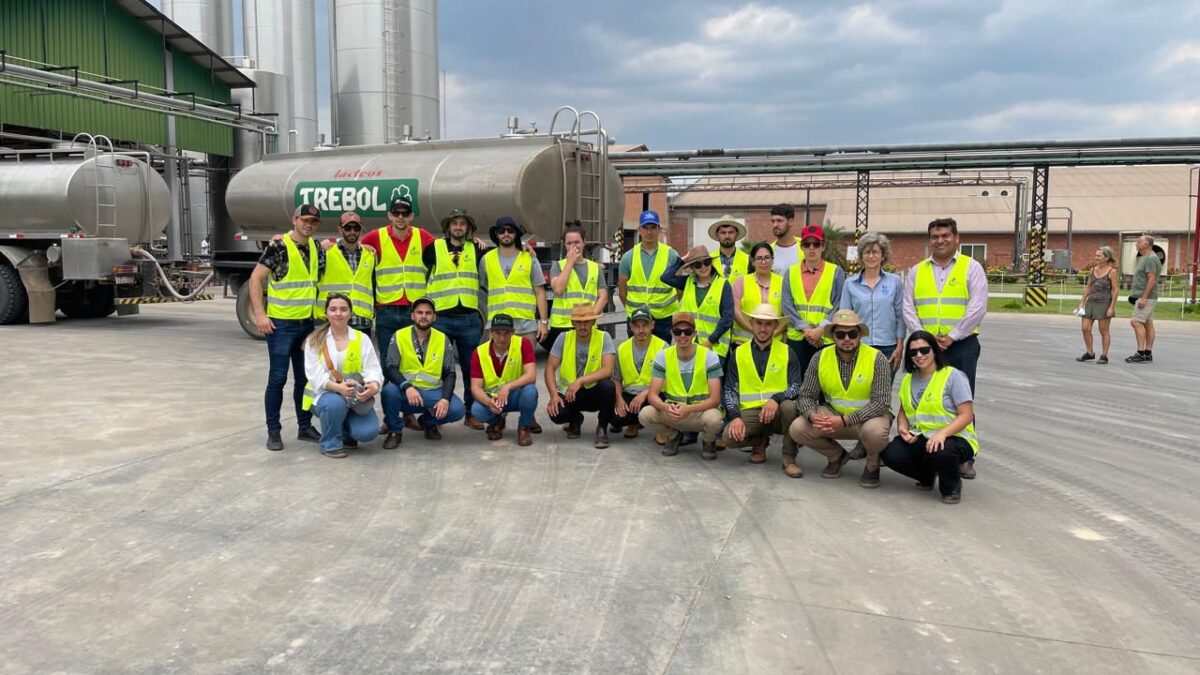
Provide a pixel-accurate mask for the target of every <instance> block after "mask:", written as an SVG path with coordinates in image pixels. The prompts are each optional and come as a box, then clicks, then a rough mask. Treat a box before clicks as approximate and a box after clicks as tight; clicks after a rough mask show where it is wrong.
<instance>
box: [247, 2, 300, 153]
mask: <svg viewBox="0 0 1200 675" xmlns="http://www.w3.org/2000/svg"><path fill="white" fill-rule="evenodd" d="M242 24H243V29H244V32H245V50H244V51H245V52H246V56H248V57H250V59H251V60H252V61H253V62H254V67H255V68H257V69H259V70H266V71H271V72H273V73H279V74H280V75H283V76H284V77H286V78H287V79H288V81H289V82H290V83H291V88H292V91H291V97H290V109H291V117H290V118H287V119H285V118H283V117H282V116H281V117H279V118H277V119H278V120H279V124H280V149H281V150H283V151H285V152H286V151H288V150H289V149H291V148H292V147H293V146H294V147H295V150H297V151H302V150H311V149H312V148H313V147H314V146H315V145H316V144H317V62H316V57H315V51H316V48H317V31H316V14H315V9H314V7H313V2H312V0H242ZM292 129H295V130H296V131H297V132H298V133H297V134H295V138H294V139H291V138H289V136H288V131H290V130H292Z"/></svg>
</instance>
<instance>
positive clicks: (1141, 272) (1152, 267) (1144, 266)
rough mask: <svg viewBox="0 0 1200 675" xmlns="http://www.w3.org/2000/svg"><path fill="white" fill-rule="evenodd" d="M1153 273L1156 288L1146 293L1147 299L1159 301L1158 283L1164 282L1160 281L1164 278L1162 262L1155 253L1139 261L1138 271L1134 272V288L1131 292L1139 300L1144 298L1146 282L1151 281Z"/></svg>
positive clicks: (1148, 254)
mask: <svg viewBox="0 0 1200 675" xmlns="http://www.w3.org/2000/svg"><path fill="white" fill-rule="evenodd" d="M1152 273H1153V274H1154V288H1151V289H1150V292H1149V293H1146V299H1147V300H1157V299H1158V285H1159V284H1158V282H1159V281H1162V280H1161V279H1159V277H1161V276H1162V261H1161V260H1159V259H1158V256H1157V255H1155V254H1154V251H1151V252H1149V253H1147V254H1146V255H1144V256H1142V257H1140V258H1138V259H1137V269H1136V270H1134V272H1133V287H1132V289H1131V290H1130V292H1131V293H1132V294H1133V295H1135V296H1137V297H1139V298H1140V297H1142V293H1144V292H1145V290H1146V282H1147V281H1149V277H1150V275H1151V274H1152Z"/></svg>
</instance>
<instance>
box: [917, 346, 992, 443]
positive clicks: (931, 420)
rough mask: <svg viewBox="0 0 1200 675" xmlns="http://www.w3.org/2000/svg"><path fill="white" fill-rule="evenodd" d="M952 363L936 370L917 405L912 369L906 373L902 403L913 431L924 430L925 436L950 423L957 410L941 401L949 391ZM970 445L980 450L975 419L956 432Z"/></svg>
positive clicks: (922, 432)
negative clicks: (913, 391) (915, 402)
mask: <svg viewBox="0 0 1200 675" xmlns="http://www.w3.org/2000/svg"><path fill="white" fill-rule="evenodd" d="M953 370H954V367H953V366H943V367H942V368H941V369H940V370H937V371H936V372H934V374H933V377H932V378H931V379H930V380H929V384H928V385H926V387H925V391H924V392H922V393H921V400H920V402H919V404H918V405H917V406H915V407H914V406H913V403H912V377H913V376H912V373H908V374H907V375H905V376H904V381H903V382H901V383H900V405H901V406H903V407H904V416H905V417H907V418H908V428H909V430H911V431H912V432H913V433H916V434H923V435H924V436H925V437H926V438H928V437H929V436H931V435H933V434H935V433H937V432H938V431H940V430H942V429H945V428H946V427H948V426H950V423H951V422H953V421H954V418H955V417H957V416H958V413H957V412H955V411H953V410H947V409H946V406H945V404H944V403H943V402H942V397H943V396H945V394H946V382H947V381H949V380H950V373H951V372H952V371H953ZM954 435H955V436H958V437H959V438H961V439H963V440H964V441H966V442H967V443H968V444H970V446H971V450H972V452H974V453H975V454H979V439H978V437H976V436H975V422H974V421H972V422H971V423H970V424H968V425H967V426H966V428H965V429H963V430H962V431H960V432H958V433H957V434H954Z"/></svg>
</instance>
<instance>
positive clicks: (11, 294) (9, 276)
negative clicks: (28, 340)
mask: <svg viewBox="0 0 1200 675" xmlns="http://www.w3.org/2000/svg"><path fill="white" fill-rule="evenodd" d="M28 320H29V296H28V295H27V294H26V293H25V284H23V283H21V275H20V274H18V273H17V270H16V268H15V267H12V266H10V265H6V264H4V263H0V326H9V325H12V324H14V323H25V322H26V321H28Z"/></svg>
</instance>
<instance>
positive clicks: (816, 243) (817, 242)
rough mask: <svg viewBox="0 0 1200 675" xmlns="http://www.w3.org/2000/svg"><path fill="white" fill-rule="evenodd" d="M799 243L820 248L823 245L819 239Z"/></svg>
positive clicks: (806, 246)
mask: <svg viewBox="0 0 1200 675" xmlns="http://www.w3.org/2000/svg"><path fill="white" fill-rule="evenodd" d="M800 245H801V246H803V247H804V248H821V247H822V246H824V244H823V243H821V242H819V241H806V242H804V243H802V244H800Z"/></svg>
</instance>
